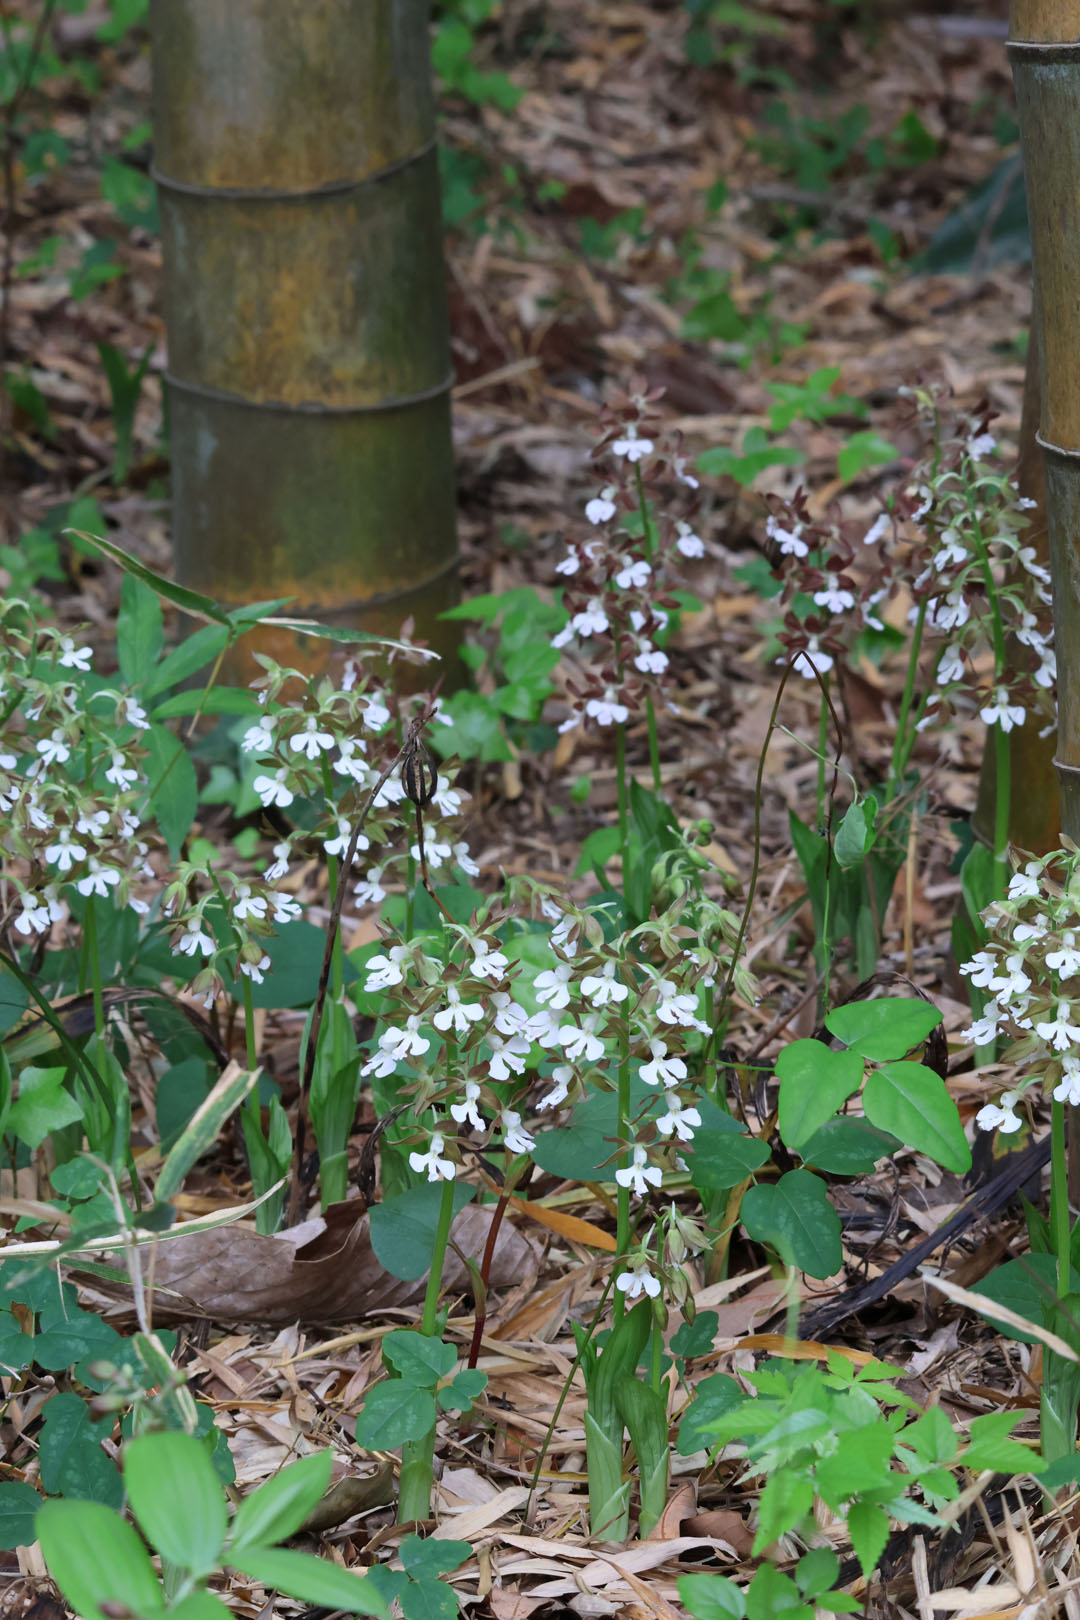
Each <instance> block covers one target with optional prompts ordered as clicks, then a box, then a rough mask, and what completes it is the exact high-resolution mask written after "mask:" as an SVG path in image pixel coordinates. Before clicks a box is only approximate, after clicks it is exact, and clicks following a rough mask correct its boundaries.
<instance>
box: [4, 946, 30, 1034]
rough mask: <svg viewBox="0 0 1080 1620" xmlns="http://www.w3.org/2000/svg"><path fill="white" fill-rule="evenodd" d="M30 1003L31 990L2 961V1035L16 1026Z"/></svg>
mask: <svg viewBox="0 0 1080 1620" xmlns="http://www.w3.org/2000/svg"><path fill="white" fill-rule="evenodd" d="M29 1005H30V992H29V990H27V988H26V986H25V985H24V984H21V983H20V982H19V980H18V979H17V978H16V977H15V975H14V973H12V972H11V970H10V969H9V968H8V967H7V966H6V964H5V963H3V962H0V1035H6V1034H7V1032H8V1030H9V1029H13V1028H14V1027H15V1025H16V1024H17V1023H18V1022H19V1019H20V1018H21V1017H22V1015H23V1013H24V1012H25V1011H26V1009H27V1007H28V1006H29Z"/></svg>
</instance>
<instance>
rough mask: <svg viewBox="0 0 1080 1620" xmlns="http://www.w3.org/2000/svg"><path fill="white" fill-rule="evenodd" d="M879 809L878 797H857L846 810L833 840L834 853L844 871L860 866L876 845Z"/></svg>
mask: <svg viewBox="0 0 1080 1620" xmlns="http://www.w3.org/2000/svg"><path fill="white" fill-rule="evenodd" d="M877 810H878V806H877V800H876V799H856V800H854V802H853V803H852V804H849V805H848V808H847V810H846V811H845V812H844V818H843V820H842V821H841V823H840V825H839V827H838V828H837V831H836V837H835V839H834V840H833V854H834V855H835V856H836V862H837V865H838V866H839V867H840V868H841V869H842V870H843V871H846V870H847V869H848V868H849V867H853V866H860V865H861V864H862V862H863V861H864V860H865V858H866V856H867V855H868V854H869V853H870V851H871V849H872V848H873V847H874V837H875V833H874V819H875V817H876V816H877Z"/></svg>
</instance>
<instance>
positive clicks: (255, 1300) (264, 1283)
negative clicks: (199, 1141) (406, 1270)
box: [154, 1203, 539, 1324]
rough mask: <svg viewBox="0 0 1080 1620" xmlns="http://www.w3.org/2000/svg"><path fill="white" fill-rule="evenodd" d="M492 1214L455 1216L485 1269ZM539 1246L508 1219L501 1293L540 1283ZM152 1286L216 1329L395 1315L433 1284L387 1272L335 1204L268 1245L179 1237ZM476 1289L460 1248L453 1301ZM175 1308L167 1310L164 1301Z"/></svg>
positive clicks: (231, 1232) (449, 1271) (211, 1236)
mask: <svg viewBox="0 0 1080 1620" xmlns="http://www.w3.org/2000/svg"><path fill="white" fill-rule="evenodd" d="M493 1213H494V1210H493V1208H491V1207H488V1206H481V1205H476V1204H469V1205H467V1206H466V1208H465V1209H463V1210H462V1211H461V1212H460V1214H459V1215H458V1216H457V1217H456V1218H455V1220H454V1224H453V1227H452V1228H451V1238H452V1243H453V1245H454V1246H456V1247H457V1248H458V1249H460V1251H461V1252H462V1254H466V1255H470V1256H475V1258H476V1260H477V1261H479V1259H480V1256H481V1255H482V1253H483V1249H484V1244H485V1242H486V1240H487V1234H488V1228H489V1226H490V1224H491V1219H492V1215H493ZM538 1254H539V1250H538V1248H537V1246H536V1244H535V1243H534V1242H533V1241H532V1240H531V1239H530V1238H528V1237H526V1236H524V1235H523V1234H522V1233H521V1232H519V1231H518V1230H517V1229H516V1227H514V1226H512V1225H511V1223H510V1222H509V1221H504V1222H503V1223H502V1227H501V1228H500V1231H499V1236H498V1239H497V1241H496V1244H495V1254H494V1258H493V1261H492V1266H491V1275H490V1279H489V1283H490V1287H491V1288H493V1289H499V1288H505V1287H507V1286H509V1285H511V1284H513V1285H515V1286H516V1285H519V1284H521V1283H523V1282H525V1283H528V1282H529V1281H530V1280H535V1278H536V1272H537V1261H538ZM154 1280H155V1283H156V1284H158V1285H159V1286H160V1287H162V1288H166V1289H172V1290H173V1291H174V1292H176V1293H179V1294H181V1295H183V1297H184V1298H185V1299H186V1300H189V1301H190V1302H191V1304H192V1305H194V1306H196V1307H197V1308H198V1309H199V1310H200V1311H202V1312H203V1313H204V1314H205V1315H207V1316H211V1317H213V1318H214V1319H215V1320H216V1321H246V1322H295V1321H300V1322H302V1323H305V1324H306V1323H313V1322H344V1321H353V1320H355V1319H356V1318H357V1317H360V1316H364V1315H366V1314H367V1312H369V1311H373V1310H379V1311H386V1310H393V1309H395V1308H399V1307H401V1306H405V1305H413V1304H416V1303H417V1302H418V1301H419V1300H421V1299H423V1297H424V1289H425V1286H426V1279H425V1278H424V1277H419V1278H417V1279H416V1280H415V1281H412V1282H403V1281H401V1280H400V1279H399V1278H397V1277H391V1276H390V1275H389V1273H388V1272H386V1271H384V1270H383V1268H382V1266H380V1264H379V1262H378V1260H377V1259H376V1258H375V1254H374V1251H373V1250H372V1247H371V1237H370V1234H369V1231H368V1219H367V1216H366V1215H361V1214H360V1213H359V1209H358V1206H357V1205H356V1204H351V1203H346V1204H335V1205H334V1206H332V1208H330V1209H329V1210H328V1211H327V1213H326V1215H325V1216H319V1217H317V1218H316V1219H315V1220H310V1221H305V1222H304V1223H303V1224H302V1225H300V1226H294V1227H291V1228H290V1229H289V1230H288V1231H285V1232H278V1233H275V1234H274V1236H273V1237H266V1236H263V1235H262V1234H260V1233H258V1232H253V1231H251V1230H249V1229H247V1228H240V1227H236V1226H232V1227H228V1228H223V1229H220V1230H217V1231H212V1232H204V1233H199V1234H197V1235H194V1236H192V1237H190V1238H185V1237H178V1238H175V1239H173V1240H172V1241H171V1242H169V1243H165V1244H162V1245H161V1247H160V1248H159V1249H158V1251H157V1257H156V1263H155V1267H154ZM468 1286H469V1279H468V1276H467V1273H466V1270H465V1267H464V1266H463V1265H462V1263H461V1261H460V1260H459V1259H458V1258H457V1255H455V1254H454V1253H453V1249H451V1251H450V1252H449V1253H448V1254H447V1257H446V1266H445V1268H444V1272H443V1287H444V1291H445V1292H447V1293H453V1292H454V1291H455V1290H459V1289H463V1288H466V1287H468ZM166 1303H167V1302H166Z"/></svg>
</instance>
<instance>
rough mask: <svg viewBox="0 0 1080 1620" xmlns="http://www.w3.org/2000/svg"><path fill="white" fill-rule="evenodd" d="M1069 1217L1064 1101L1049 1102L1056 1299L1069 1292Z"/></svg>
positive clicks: (1051, 1235)
mask: <svg viewBox="0 0 1080 1620" xmlns="http://www.w3.org/2000/svg"><path fill="white" fill-rule="evenodd" d="M1070 1228H1071V1222H1070V1220H1069V1163H1068V1156H1067V1151H1066V1146H1065V1104H1064V1103H1062V1102H1052V1103H1051V1104H1050V1241H1051V1243H1052V1245H1053V1249H1054V1254H1055V1255H1056V1256H1057V1291H1058V1298H1059V1299H1064V1298H1065V1296H1066V1294H1068V1293H1069V1280H1070V1273H1071V1270H1072V1256H1071V1253H1070V1247H1069V1242H1070V1237H1071V1230H1070Z"/></svg>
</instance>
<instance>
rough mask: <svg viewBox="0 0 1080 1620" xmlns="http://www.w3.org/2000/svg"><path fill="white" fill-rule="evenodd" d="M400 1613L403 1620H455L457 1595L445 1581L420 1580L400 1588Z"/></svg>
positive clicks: (457, 1607) (457, 1611)
mask: <svg viewBox="0 0 1080 1620" xmlns="http://www.w3.org/2000/svg"><path fill="white" fill-rule="evenodd" d="M400 1602H401V1612H402V1614H403V1615H404V1616H405V1620H457V1615H458V1614H459V1612H460V1605H459V1603H458V1600H457V1594H456V1592H455V1591H454V1590H453V1588H452V1587H450V1586H447V1584H446V1582H445V1581H440V1580H430V1579H424V1578H421V1579H420V1580H415V1581H410V1582H409V1584H408V1586H406V1587H403V1588H402V1592H401V1598H400Z"/></svg>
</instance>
